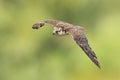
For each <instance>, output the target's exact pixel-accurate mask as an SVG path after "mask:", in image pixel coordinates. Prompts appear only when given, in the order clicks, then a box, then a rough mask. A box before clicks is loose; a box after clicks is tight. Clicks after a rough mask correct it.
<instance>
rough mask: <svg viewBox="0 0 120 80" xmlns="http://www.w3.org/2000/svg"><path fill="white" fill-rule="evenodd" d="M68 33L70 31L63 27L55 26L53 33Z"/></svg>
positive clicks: (59, 34)
mask: <svg viewBox="0 0 120 80" xmlns="http://www.w3.org/2000/svg"><path fill="white" fill-rule="evenodd" d="M67 34H68V32H67V31H66V30H64V29H63V28H61V27H54V29H53V35H58V36H62V35H67Z"/></svg>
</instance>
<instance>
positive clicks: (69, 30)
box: [32, 20, 100, 68]
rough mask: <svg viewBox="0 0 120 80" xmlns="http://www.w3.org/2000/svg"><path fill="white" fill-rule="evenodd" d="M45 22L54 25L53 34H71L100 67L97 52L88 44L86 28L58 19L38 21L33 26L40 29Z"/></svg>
mask: <svg viewBox="0 0 120 80" xmlns="http://www.w3.org/2000/svg"><path fill="white" fill-rule="evenodd" d="M45 24H51V25H53V35H58V36H62V35H71V36H72V38H73V39H74V41H75V42H76V43H77V45H79V46H80V47H81V48H82V50H83V51H84V52H85V53H86V55H87V56H88V57H89V58H90V59H91V60H92V62H93V63H94V64H95V65H96V66H97V67H99V68H100V64H99V62H98V60H97V57H96V54H95V52H94V51H93V50H92V49H91V47H90V46H89V44H88V40H87V38H86V36H85V34H84V28H83V27H81V26H76V25H73V24H70V23H67V22H63V21H58V20H44V21H41V22H38V23H35V24H34V25H33V26H32V28H33V29H39V28H41V27H43V26H44V25H45Z"/></svg>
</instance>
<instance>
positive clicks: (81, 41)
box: [73, 34, 100, 68]
mask: <svg viewBox="0 0 120 80" xmlns="http://www.w3.org/2000/svg"><path fill="white" fill-rule="evenodd" d="M73 38H74V40H75V41H76V43H77V44H78V45H79V46H80V47H81V48H82V50H83V51H84V52H85V53H86V54H87V56H88V57H89V58H90V59H91V60H92V62H93V63H94V64H95V65H97V66H98V67H99V68H100V64H99V62H98V60H97V57H96V55H95V53H94V51H93V50H92V49H91V47H90V46H89V44H88V40H87V38H86V37H85V35H84V34H79V35H77V36H76V35H74V36H73Z"/></svg>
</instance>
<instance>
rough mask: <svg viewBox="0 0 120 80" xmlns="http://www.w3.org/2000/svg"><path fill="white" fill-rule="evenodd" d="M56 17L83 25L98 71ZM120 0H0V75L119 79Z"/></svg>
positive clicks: (10, 79) (7, 79)
mask: <svg viewBox="0 0 120 80" xmlns="http://www.w3.org/2000/svg"><path fill="white" fill-rule="evenodd" d="M46 19H56V20H62V21H66V22H70V23H72V24H75V25H80V26H83V27H84V28H86V35H87V37H88V39H89V43H90V45H91V47H92V48H93V50H94V51H95V52H96V55H97V57H98V60H99V62H100V64H101V68H102V69H101V70H99V69H98V68H97V67H96V66H95V65H94V64H93V63H92V62H91V61H90V59H89V58H88V57H87V56H86V55H85V54H84V52H83V51H82V50H81V49H80V48H79V47H78V46H76V43H75V42H74V41H73V40H72V38H71V36H66V37H65V36H63V37H56V36H53V35H52V27H51V26H50V25H46V26H45V27H43V28H41V29H40V30H33V29H32V28H31V27H32V25H33V24H34V23H36V22H38V21H41V20H46ZM119 48H120V0H0V80H120V49H119Z"/></svg>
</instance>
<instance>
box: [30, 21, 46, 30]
mask: <svg viewBox="0 0 120 80" xmlns="http://www.w3.org/2000/svg"><path fill="white" fill-rule="evenodd" d="M44 25H45V23H43V22H39V23H36V24H34V25H33V26H32V28H33V29H38V28H40V27H42V26H44Z"/></svg>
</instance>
